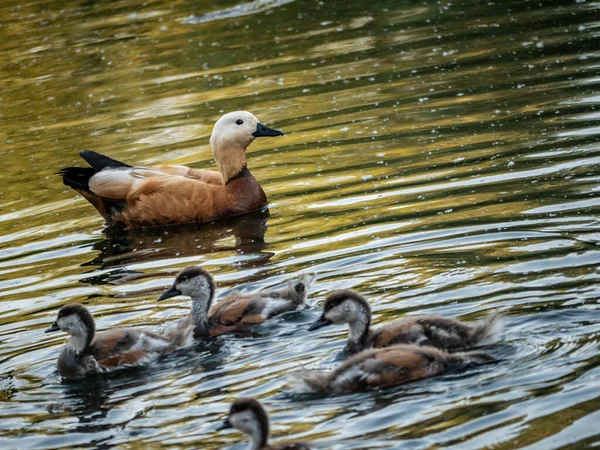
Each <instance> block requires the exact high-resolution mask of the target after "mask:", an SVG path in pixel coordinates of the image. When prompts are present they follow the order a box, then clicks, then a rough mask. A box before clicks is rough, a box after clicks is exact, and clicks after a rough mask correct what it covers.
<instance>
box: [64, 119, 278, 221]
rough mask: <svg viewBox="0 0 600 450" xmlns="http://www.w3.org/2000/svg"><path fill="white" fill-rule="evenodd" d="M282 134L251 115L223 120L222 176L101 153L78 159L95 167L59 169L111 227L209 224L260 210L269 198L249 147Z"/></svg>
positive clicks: (217, 150) (218, 157)
mask: <svg viewBox="0 0 600 450" xmlns="http://www.w3.org/2000/svg"><path fill="white" fill-rule="evenodd" d="M281 135H283V132H281V131H279V130H273V129H271V128H268V127H266V126H264V125H263V124H261V123H260V122H259V121H258V119H257V118H256V117H255V116H254V115H253V114H251V113H249V112H247V111H236V112H232V113H229V114H225V115H224V116H223V117H221V118H220V119H219V120H218V121H217V123H216V124H215V127H214V129H213V132H212V135H211V137H210V145H211V147H212V151H213V156H214V158H215V162H216V163H217V167H218V169H219V172H220V173H219V172H215V171H212V170H202V169H192V168H190V167H186V166H168V165H158V166H150V167H132V166H129V165H127V164H124V163H122V162H119V161H116V160H114V159H111V158H109V157H107V156H104V155H100V154H98V153H95V152H92V151H89V150H84V151H82V152H81V153H80V154H79V155H80V156H81V157H82V158H83V159H84V160H85V161H86V162H87V163H88V164H89V165H90V166H92V167H91V168H82V167H67V168H65V169H62V170H61V171H59V174H60V175H62V177H63V183H64V184H65V185H66V186H70V187H72V188H73V189H75V190H76V191H77V192H79V193H80V194H81V195H82V196H83V197H84V198H85V199H86V200H87V201H88V202H90V203H91V204H92V205H93V206H94V207H95V208H96V209H97V210H98V212H99V213H100V214H101V215H102V217H104V219H105V221H106V222H107V224H108V225H112V224H117V223H118V224H123V225H126V226H127V227H129V228H137V227H147V226H154V225H168V224H181V223H189V222H209V221H212V220H215V219H222V218H226V217H234V216H238V215H241V214H246V213H249V212H252V211H257V210H260V209H262V208H264V207H265V206H266V205H267V197H266V195H265V193H264V191H263V189H262V188H261V187H260V184H259V183H258V181H256V179H255V178H254V177H253V176H252V174H251V173H250V171H249V170H248V167H247V164H246V148H247V147H248V146H249V145H250V144H251V143H252V141H253V140H254V139H255V138H257V137H261V136H281Z"/></svg>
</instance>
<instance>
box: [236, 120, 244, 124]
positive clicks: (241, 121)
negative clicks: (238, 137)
mask: <svg viewBox="0 0 600 450" xmlns="http://www.w3.org/2000/svg"><path fill="white" fill-rule="evenodd" d="M235 123H237V124H238V125H241V124H243V123H244V121H243V120H242V119H238V120H236V121H235Z"/></svg>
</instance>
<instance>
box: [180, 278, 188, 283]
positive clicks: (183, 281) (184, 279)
mask: <svg viewBox="0 0 600 450" xmlns="http://www.w3.org/2000/svg"><path fill="white" fill-rule="evenodd" d="M179 281H181V282H182V283H185V282H186V281H187V277H181V280H179Z"/></svg>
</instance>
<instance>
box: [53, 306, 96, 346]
mask: <svg viewBox="0 0 600 450" xmlns="http://www.w3.org/2000/svg"><path fill="white" fill-rule="evenodd" d="M59 330H60V331H64V332H65V333H68V334H70V335H71V336H88V337H89V339H90V340H91V338H92V337H93V336H94V333H95V332H96V325H95V324H94V318H93V317H92V314H91V313H90V312H89V311H88V310H87V308H86V307H85V306H83V305H80V304H78V303H71V304H69V305H65V306H63V307H62V308H60V310H59V311H58V315H57V317H56V322H54V323H53V324H52V325H50V327H48V328H47V329H46V333H51V332H53V331H59Z"/></svg>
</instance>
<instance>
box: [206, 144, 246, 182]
mask: <svg viewBox="0 0 600 450" xmlns="http://www.w3.org/2000/svg"><path fill="white" fill-rule="evenodd" d="M211 144H212V149H213V157H214V158H215V162H216V163H217V167H218V168H219V172H221V178H222V179H223V184H227V183H229V180H232V179H233V178H235V177H236V176H238V175H239V174H240V173H242V172H243V171H244V169H246V164H247V163H246V147H244V146H240V145H226V146H224V145H223V144H221V145H219V143H218V142H214V143H213V141H211ZM223 147H225V148H223Z"/></svg>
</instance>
